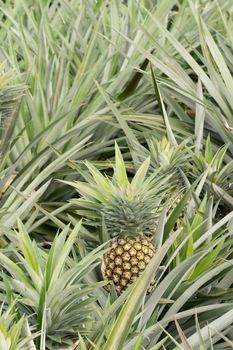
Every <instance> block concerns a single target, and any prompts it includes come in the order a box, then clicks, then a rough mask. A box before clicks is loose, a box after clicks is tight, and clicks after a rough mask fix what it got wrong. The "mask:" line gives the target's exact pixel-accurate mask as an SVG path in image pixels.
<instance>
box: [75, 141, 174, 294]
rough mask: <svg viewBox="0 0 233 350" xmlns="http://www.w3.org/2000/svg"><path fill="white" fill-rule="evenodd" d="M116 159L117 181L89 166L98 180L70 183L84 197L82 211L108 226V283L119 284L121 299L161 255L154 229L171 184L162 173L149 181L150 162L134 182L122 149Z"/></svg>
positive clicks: (79, 202) (104, 262)
mask: <svg viewBox="0 0 233 350" xmlns="http://www.w3.org/2000/svg"><path fill="white" fill-rule="evenodd" d="M115 158H116V162H115V168H114V176H113V178H112V179H110V178H109V177H106V176H104V175H102V174H101V173H100V172H99V171H98V169H97V168H96V167H94V166H93V165H92V164H90V163H86V165H87V167H88V169H89V172H90V173H91V175H92V176H91V177H90V175H89V174H88V176H87V177H86V179H87V182H79V181H77V182H72V183H71V182H70V183H69V184H71V185H72V186H74V187H75V188H76V189H78V192H79V193H80V194H81V198H79V199H78V200H77V199H76V200H74V201H75V203H76V204H77V205H78V206H79V207H80V208H81V210H80V211H78V212H79V213H82V215H85V216H86V217H87V218H88V219H91V221H92V224H93V223H95V225H96V226H99V227H101V223H102V222H103V221H104V223H105V226H106V228H107V232H108V234H109V238H110V242H109V248H108V250H107V253H106V254H105V255H104V256H103V259H102V267H101V270H102V274H103V277H104V279H105V280H107V281H108V282H109V283H110V285H112V284H114V286H115V289H116V292H117V293H118V294H120V293H121V292H122V291H124V290H125V289H126V288H127V287H128V286H129V284H131V283H132V282H133V281H134V280H135V279H137V277H138V276H139V275H140V274H141V273H142V272H143V271H144V270H145V268H146V266H147V265H148V263H149V262H150V260H151V258H152V257H153V256H154V254H155V247H154V244H153V235H152V233H151V226H153V225H154V224H155V222H156V218H157V215H158V208H159V206H160V204H161V201H162V198H163V194H165V192H166V189H167V186H168V183H169V181H168V177H164V176H162V177H159V176H158V174H157V173H156V172H154V173H153V174H151V175H150V176H147V173H148V168H149V165H150V158H149V157H148V158H147V159H146V160H145V161H144V162H143V163H142V164H141V166H140V167H139V169H138V171H137V172H136V174H135V175H134V177H133V179H132V181H131V182H130V181H129V179H128V176H127V173H126V168H125V164H124V160H123V158H122V155H121V152H120V150H119V148H118V146H117V145H116V146H115ZM169 185H170V184H169ZM155 234H156V232H155ZM110 285H109V286H108V287H109V288H110Z"/></svg>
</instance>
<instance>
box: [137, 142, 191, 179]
mask: <svg viewBox="0 0 233 350" xmlns="http://www.w3.org/2000/svg"><path fill="white" fill-rule="evenodd" d="M187 142H188V140H184V141H183V142H181V143H180V144H179V145H173V144H172V143H171V142H170V141H169V140H168V138H167V136H165V135H164V136H163V137H162V139H159V140H158V139H154V138H148V139H147V145H148V149H147V148H145V147H143V146H142V145H139V144H137V145H135V152H136V154H137V156H136V157H135V158H136V159H140V160H142V159H145V158H146V157H147V156H148V155H150V156H151V163H150V171H151V172H153V171H154V170H157V171H158V173H160V174H161V175H162V174H163V175H166V174H171V173H172V174H173V175H174V176H175V177H176V178H178V177H180V172H179V169H182V170H184V171H185V172H186V170H187V165H188V164H189V159H190V155H189V153H188V151H187V147H186V145H187Z"/></svg>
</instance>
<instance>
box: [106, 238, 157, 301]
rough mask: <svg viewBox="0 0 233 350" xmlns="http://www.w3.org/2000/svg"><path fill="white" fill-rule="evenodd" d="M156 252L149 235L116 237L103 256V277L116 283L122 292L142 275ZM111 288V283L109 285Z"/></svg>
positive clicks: (119, 291) (118, 291) (116, 286)
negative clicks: (133, 237)
mask: <svg viewBox="0 0 233 350" xmlns="http://www.w3.org/2000/svg"><path fill="white" fill-rule="evenodd" d="M154 254H155V248H154V246H153V244H152V243H151V238H149V237H145V236H144V237H137V238H135V239H132V238H130V237H126V238H122V237H116V238H114V239H112V241H111V243H110V247H109V250H108V252H107V253H106V254H105V255H104V257H103V262H102V266H101V269H102V273H103V277H104V279H106V280H107V281H109V282H112V283H114V285H115V288H116V291H117V293H118V294H120V293H121V292H123V291H124V290H125V289H126V288H127V287H128V286H129V285H130V284H131V283H133V282H134V281H135V279H137V278H138V277H139V276H140V274H141V273H142V272H143V271H144V270H145V268H146V266H147V265H148V263H149V262H150V260H151V259H152V257H153V256H154ZM110 288H111V285H108V289H110Z"/></svg>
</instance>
